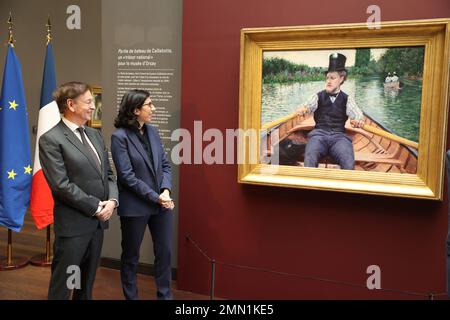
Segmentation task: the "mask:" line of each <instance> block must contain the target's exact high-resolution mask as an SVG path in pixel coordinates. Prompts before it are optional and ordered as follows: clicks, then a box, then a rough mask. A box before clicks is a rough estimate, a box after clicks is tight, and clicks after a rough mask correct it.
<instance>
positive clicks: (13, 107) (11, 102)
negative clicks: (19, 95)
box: [8, 100, 19, 110]
mask: <svg viewBox="0 0 450 320" xmlns="http://www.w3.org/2000/svg"><path fill="white" fill-rule="evenodd" d="M8 103H9V108H10V109H14V110H16V108H17V107H18V106H19V105H18V104H17V103H16V100H14V101H8Z"/></svg>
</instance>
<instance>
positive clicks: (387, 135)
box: [261, 112, 419, 150]
mask: <svg viewBox="0 0 450 320" xmlns="http://www.w3.org/2000/svg"><path fill="white" fill-rule="evenodd" d="M297 116H299V114H298V113H297V112H293V113H291V114H289V115H287V116H284V117H282V118H279V119H277V120H274V121H271V122H268V123H265V124H263V125H262V126H261V129H263V130H267V129H270V128H272V127H275V126H277V125H279V124H281V123H283V122H286V121H288V120H291V119H292V118H295V117H297ZM362 129H364V130H366V131H367V132H371V133H373V134H376V135H379V136H380V137H383V138H387V139H390V140H393V141H396V142H399V143H401V144H404V145H406V146H409V147H412V148H415V149H417V150H418V149H419V144H418V143H417V142H415V141H411V140H408V139H406V138H403V137H399V136H397V135H395V134H392V133H390V132H387V131H385V130H383V129H380V128H377V127H374V126H371V125H368V124H365V125H364V126H363V127H362Z"/></svg>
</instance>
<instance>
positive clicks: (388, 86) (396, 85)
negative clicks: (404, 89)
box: [384, 81, 400, 90]
mask: <svg viewBox="0 0 450 320" xmlns="http://www.w3.org/2000/svg"><path fill="white" fill-rule="evenodd" d="M384 88H385V89H394V90H398V89H400V81H395V82H387V83H384Z"/></svg>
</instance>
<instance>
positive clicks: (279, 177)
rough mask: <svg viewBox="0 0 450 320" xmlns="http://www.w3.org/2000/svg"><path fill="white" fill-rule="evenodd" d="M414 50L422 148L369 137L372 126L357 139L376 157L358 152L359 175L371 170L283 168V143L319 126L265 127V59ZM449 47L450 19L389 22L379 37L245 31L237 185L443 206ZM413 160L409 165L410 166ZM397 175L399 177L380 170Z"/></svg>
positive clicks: (338, 30)
mask: <svg viewBox="0 0 450 320" xmlns="http://www.w3.org/2000/svg"><path fill="white" fill-rule="evenodd" d="M414 47H419V48H423V70H422V72H421V74H420V78H421V82H420V86H421V90H422V92H421V95H420V97H419V98H418V99H419V100H420V108H419V109H418V110H419V111H418V112H419V114H420V117H418V118H417V122H418V123H417V125H418V126H419V129H418V134H417V140H418V142H411V141H410V140H408V139H402V137H399V136H398V135H396V134H395V133H392V132H390V133H389V132H386V130H385V128H383V126H382V125H381V126H379V127H378V128H375V129H373V128H372V130H373V131H370V132H369V131H367V132H366V129H367V130H371V129H370V127H373V126H372V123H370V125H368V126H364V128H363V129H364V130H363V129H360V130H359V131H357V132H356V133H355V132H354V133H355V134H358V136H357V137H358V139H359V138H360V137H366V138H367V139H368V142H367V144H368V145H370V146H369V147H368V149H370V150H371V152H373V153H374V154H373V155H368V154H367V153H363V152H359V153H356V152H355V160H356V161H359V163H364V165H362V166H360V168H362V167H364V168H366V169H367V168H369V169H367V170H362V169H360V170H342V169H339V167H338V166H337V169H336V166H333V165H327V163H324V164H322V165H319V167H317V168H310V167H305V166H303V164H302V162H301V161H302V160H301V158H299V161H298V165H284V164H282V162H280V161H279V160H280V150H281V149H282V147H283V141H284V139H286V138H288V137H291V138H292V135H293V134H294V133H296V132H299V131H298V130H300V129H299V128H303V129H304V130H311V129H312V128H314V122H313V124H312V127H311V126H309V125H306V124H305V123H306V122H302V121H304V119H302V118H301V117H300V116H298V115H296V114H295V113H292V114H286V115H285V116H284V117H280V118H279V119H276V120H273V121H270V122H269V123H266V122H264V121H263V120H262V115H263V108H262V105H263V101H262V99H263V60H264V57H265V54H266V53H272V52H293V51H298V52H303V51H308V50H309V51H311V50H335V51H339V50H346V49H364V48H370V49H377V50H380V48H388V49H389V48H414ZM449 47H450V19H433V20H415V21H397V22H383V23H381V28H379V29H369V28H368V26H367V24H365V23H360V24H339V25H317V26H299V27H278V28H248V29H242V30H241V63H240V101H239V104H240V105H239V128H240V129H241V130H240V135H239V138H238V140H239V146H238V161H239V165H238V182H239V183H247V184H258V185H270V186H280V187H295V188H307V189H317V190H329V191H342V192H352V193H363V194H375V195H387V196H396V197H409V198H422V199H431V200H442V196H443V195H442V193H443V184H444V179H443V177H444V168H445V162H444V154H445V147H446V136H447V114H448V102H449V100H448V93H449V62H450V58H449ZM286 74H287V72H286ZM297 75H299V76H301V75H302V73H301V72H299V73H298V74H297ZM324 78H325V77H324ZM355 81H358V80H357V79H356V80H355ZM381 85H382V84H381ZM344 88H345V84H344ZM385 88H386V86H385ZM394 89H395V88H394ZM397 89H401V88H397ZM388 90H391V88H388ZM299 103H300V101H299ZM367 123H368V122H367V121H366V124H367ZM366 127H367V128H366ZM346 128H347V126H346ZM304 137H306V135H304ZM353 140H355V136H354V138H353ZM305 143H307V142H305ZM372 146H375V147H372ZM355 150H356V148H355ZM281 151H282V150H281ZM375 153H376V154H375ZM407 157H410V158H409V160H405V159H407ZM411 159H412V160H411ZM410 160H411V161H412V162H411V161H410ZM369 161H370V163H368V162H369ZM280 163H281V164H280ZM394 166H395V168H394ZM391 167H392V168H393V169H395V170H391V171H390V172H383V170H381V168H391ZM370 168H374V169H373V170H370ZM411 168H413V169H411Z"/></svg>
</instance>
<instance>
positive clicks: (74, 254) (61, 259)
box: [48, 228, 103, 300]
mask: <svg viewBox="0 0 450 320" xmlns="http://www.w3.org/2000/svg"><path fill="white" fill-rule="evenodd" d="M102 244H103V230H102V229H100V228H99V229H97V230H96V231H94V232H92V233H88V234H84V235H81V236H76V237H58V236H55V241H54V243H53V262H52V275H51V278H50V286H49V289H48V299H49V300H68V299H69V298H70V292H71V291H72V290H71V289H70V288H69V286H71V285H73V284H75V283H77V281H74V277H76V276H77V275H79V280H80V281H79V284H80V285H81V287H80V288H79V289H77V288H74V289H73V295H72V299H73V300H92V289H93V287H94V280H95V274H96V272H97V266H98V263H99V260H100V254H101V250H102ZM74 267H75V269H74ZM76 268H79V269H78V270H79V271H80V273H78V272H77V271H75V270H76Z"/></svg>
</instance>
